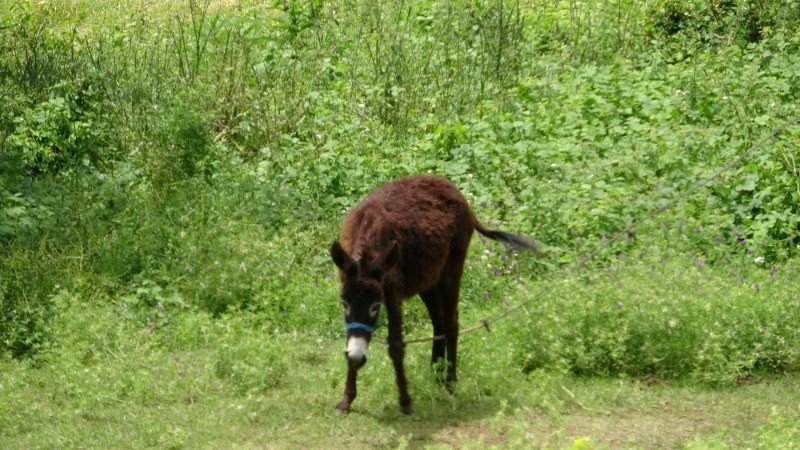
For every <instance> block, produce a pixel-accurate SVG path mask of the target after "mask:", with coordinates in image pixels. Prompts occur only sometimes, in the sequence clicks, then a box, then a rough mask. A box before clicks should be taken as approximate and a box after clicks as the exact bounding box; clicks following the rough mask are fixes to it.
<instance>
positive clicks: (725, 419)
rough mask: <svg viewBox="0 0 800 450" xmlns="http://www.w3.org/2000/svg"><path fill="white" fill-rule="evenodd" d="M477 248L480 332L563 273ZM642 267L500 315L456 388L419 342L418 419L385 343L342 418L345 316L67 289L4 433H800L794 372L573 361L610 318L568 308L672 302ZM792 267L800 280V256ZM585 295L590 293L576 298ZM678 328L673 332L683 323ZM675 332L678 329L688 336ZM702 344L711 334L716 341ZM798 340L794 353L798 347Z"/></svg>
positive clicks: (578, 441) (37, 442) (471, 317)
mask: <svg viewBox="0 0 800 450" xmlns="http://www.w3.org/2000/svg"><path fill="white" fill-rule="evenodd" d="M477 245H480V244H476V245H475V246H473V247H476V246H477ZM473 250H476V249H474V248H473ZM476 256H477V255H473V257H472V258H471V259H470V261H471V262H470V267H469V269H468V278H471V281H470V282H468V284H466V285H465V291H466V292H472V293H470V294H465V300H464V305H463V308H462V325H464V326H466V325H468V324H471V323H473V322H477V321H478V319H479V318H480V317H483V316H488V315H491V314H494V313H497V312H499V311H501V310H502V306H501V305H500V304H499V303H498V301H497V300H487V299H485V298H483V296H482V295H481V296H478V297H479V299H475V298H474V297H475V293H476V292H480V291H481V289H482V288H484V287H487V286H489V285H490V284H491V285H495V284H500V285H505V286H506V287H505V288H504V289H505V295H506V296H507V298H506V300H507V301H508V302H510V303H516V302H517V301H522V300H524V299H525V298H527V297H526V296H527V295H528V293H527V292H523V291H528V290H529V291H536V290H537V289H536V288H537V287H539V286H541V285H543V284H546V283H547V282H546V281H538V282H533V284H532V285H530V286H529V288H530V289H527V290H522V289H518V288H514V285H515V284H516V282H511V283H509V282H508V280H507V279H506V278H512V277H507V276H504V277H501V278H499V279H494V280H492V279H488V278H485V279H483V280H481V279H478V280H476V278H480V277H479V276H478V275H477V273H478V271H483V270H486V269H485V268H486V260H482V259H481V258H480V257H476ZM684 262H685V260H684V259H683V258H680V257H674V258H670V259H669V260H667V261H666V262H664V263H663V265H662V270H663V271H664V272H665V273H670V274H672V275H671V276H668V277H667V278H668V279H669V280H670V285H671V286H672V287H669V288H666V290H662V291H661V294H662V295H664V296H665V298H676V299H679V298H680V296H678V295H676V294H675V292H679V291H681V290H683V289H685V287H684V286H685V284H687V283H693V282H697V281H698V279H697V278H693V276H691V275H689V274H687V271H686V269H685V268H684V267H682V266H683V265H684ZM638 267H639V263H638V262H629V263H627V264H622V265H621V267H620V268H619V273H618V275H617V276H616V277H615V278H614V282H613V283H612V282H609V281H607V280H604V279H602V278H600V279H598V280H595V281H594V282H593V283H590V284H584V282H580V281H579V282H578V284H577V285H572V286H571V287H570V286H565V288H564V289H555V288H553V289H550V290H549V291H548V293H547V294H546V295H545V297H546V298H543V299H542V302H539V304H538V305H536V304H534V306H531V307H527V308H526V309H525V310H523V311H522V312H519V313H517V314H516V315H514V316H511V317H509V319H507V320H505V321H501V322H498V323H496V324H495V325H494V326H493V327H492V330H491V332H488V333H487V332H485V331H482V330H481V331H478V332H475V333H472V334H468V335H465V336H464V337H463V338H462V339H461V342H460V349H461V352H460V381H459V384H458V387H457V391H456V393H455V395H450V394H448V393H447V392H446V391H445V390H444V389H443V388H442V387H441V386H440V385H439V384H438V383H437V382H436V381H435V380H434V379H433V376H432V371H431V369H430V368H429V362H428V361H429V351H430V350H429V347H428V345H427V344H416V345H413V346H411V347H409V349H408V352H407V358H406V364H407V372H408V375H409V380H410V386H411V393H412V397H413V399H414V413H413V415H411V416H404V415H403V414H401V413H400V411H399V408H398V406H397V403H396V388H395V386H394V383H393V371H392V367H391V362H390V360H389V358H388V355H387V354H386V351H385V349H384V348H382V347H381V346H379V345H377V344H376V345H375V346H374V348H373V351H372V356H371V358H370V361H369V362H368V364H367V365H366V366H365V367H364V369H362V371H361V375H360V384H359V397H358V399H357V400H356V402H355V403H354V406H353V410H352V412H351V413H350V414H349V415H347V416H341V415H338V414H336V413H335V412H334V410H333V406H334V405H335V404H336V402H337V401H338V399H339V396H340V395H341V391H342V389H343V380H344V372H345V364H344V361H343V358H342V356H341V349H342V346H343V345H344V344H343V340H342V337H341V336H340V328H341V326H340V324H339V323H338V322H337V321H335V320H333V321H330V320H325V321H322V322H319V323H309V324H308V325H298V324H297V323H296V322H295V321H293V320H291V316H292V314H294V313H291V312H290V313H288V315H287V322H288V323H289V324H290V325H281V324H278V323H274V322H270V321H264V320H263V314H262V313H248V312H241V313H237V314H229V315H225V316H223V317H220V318H214V317H212V316H211V315H209V314H207V313H204V312H202V311H199V310H184V311H180V312H177V311H170V310H169V309H167V310H166V311H165V317H164V318H163V320H161V319H159V318H153V317H148V318H145V319H141V320H122V321H120V320H118V317H119V316H120V314H121V313H122V314H124V308H125V302H123V301H120V299H117V298H113V297H112V298H103V297H96V298H92V299H86V298H81V296H80V295H77V294H74V293H70V292H67V291H62V292H61V293H59V294H57V296H56V300H55V304H56V307H55V309H56V313H55V315H56V318H55V319H54V322H53V324H52V332H53V333H54V336H53V338H52V342H53V344H52V345H50V346H49V347H48V348H47V349H45V350H43V351H41V352H40V353H39V355H38V356H37V357H36V358H34V359H32V360H5V361H3V363H2V369H3V373H4V377H3V380H2V383H0V405H2V406H0V408H2V410H0V412H1V413H2V414H0V417H1V418H2V419H0V429H2V432H1V433H2V434H0V444H2V447H4V448H47V447H72V446H88V447H104V448H108V447H127V448H130V447H136V448H142V447H159V448H164V447H169V448H183V447H188V448H196V447H201V448H210V447H214V448H219V447H248V448H263V447H267V448H286V447H289V448H291V447H300V446H303V447H312V448H330V447H331V446H342V445H345V446H349V447H356V448H375V447H378V448H423V447H424V448H451V447H457V448H484V447H486V446H496V447H503V448H530V447H545V448H642V447H644V448H655V447H658V448H660V447H667V448H674V447H684V446H686V447H691V448H709V447H714V448H719V447H725V448H742V447H761V448H769V447H770V446H771V444H775V443H777V444H780V445H786V446H790V445H796V444H797V443H798V442H800V440H799V439H800V436H798V435H797V429H798V428H797V426H798V422H800V414H798V413H797V411H798V406H800V404H799V403H798V401H799V400H798V399H800V379H798V376H797V373H796V372H786V373H779V372H776V371H775V370H774V369H770V368H767V367H765V368H764V369H763V370H762V369H755V370H748V371H746V372H743V373H742V375H740V376H739V377H737V378H735V379H732V380H730V381H729V382H724V383H720V384H717V385H716V387H715V385H714V384H709V383H707V382H705V381H703V378H702V377H703V375H702V373H700V374H699V375H693V373H691V372H690V373H688V374H687V375H685V376H679V377H659V376H653V375H648V374H644V375H633V374H625V373H621V372H619V371H618V372H615V373H609V374H607V375H605V376H600V375H591V376H581V375H576V374H575V373H574V370H575V369H574V367H572V366H571V365H570V363H572V364H575V363H578V362H580V361H583V362H586V361H588V360H589V358H590V355H589V354H588V353H587V354H583V355H582V354H581V353H580V351H579V349H572V350H570V349H566V348H565V347H564V346H565V345H568V344H569V343H570V342H574V341H571V339H574V333H575V331H576V329H578V328H580V327H579V326H577V324H578V323H580V322H582V321H586V320H589V319H591V318H593V317H597V316H598V312H597V311H595V310H593V309H592V307H591V306H587V307H585V308H584V309H582V310H577V311H566V310H567V309H574V308H576V307H577V306H578V305H579V304H581V303H584V304H587V302H588V304H591V303H593V302H596V301H598V300H591V299H599V298H602V297H603V296H604V295H607V294H606V291H607V289H608V288H609V287H612V286H617V285H622V286H635V285H638V286H640V289H638V291H637V292H624V293H622V294H621V298H623V299H626V300H623V301H630V302H639V303H640V305H639V308H641V310H644V311H647V310H652V309H653V307H652V305H653V304H661V305H664V303H663V301H660V300H658V299H655V298H652V297H651V296H650V294H648V291H649V290H650V289H654V288H655V286H658V285H659V283H660V280H658V279H656V280H654V281H644V282H642V281H641V274H640V273H639V272H638V270H639V269H638ZM320 270H322V272H321V273H312V274H308V275H305V276H307V277H309V278H314V277H320V278H322V279H323V280H324V281H323V282H322V283H320V286H319V287H318V288H317V289H316V294H317V298H315V299H314V300H313V301H316V302H320V303H326V304H329V305H332V307H333V308H334V310H335V305H336V302H335V290H336V286H335V280H333V279H325V277H324V274H325V273H326V272H329V269H327V268H321V269H320ZM708 270H711V271H716V270H717V269H708ZM780 270H781V272H783V273H786V282H790V280H791V279H793V278H794V276H793V275H792V274H793V273H796V272H793V271H796V270H797V268H796V267H793V266H787V267H782V268H781V269H780ZM728 272H729V267H722V268H721V269H720V270H719V273H717V274H716V276H708V275H705V276H704V277H703V279H704V280H706V284H705V287H704V289H705V290H706V292H707V295H705V299H706V301H708V302H709V304H710V305H711V306H710V308H711V309H712V311H716V310H717V309H718V308H721V307H723V304H724V303H725V302H726V299H727V298H730V297H736V296H739V295H744V294H745V293H746V292H751V293H752V292H753V289H752V286H751V285H750V284H748V283H741V284H732V283H729V280H728V277H732V276H734V275H728V274H727V273H728ZM296 276H297V277H301V278H302V277H304V275H301V274H298V275H296ZM746 276H748V277H759V276H765V279H764V280H760V281H761V282H764V283H765V287H764V288H763V289H762V292H764V291H766V292H767V293H770V292H771V293H772V294H775V293H777V292H780V291H782V290H783V289H786V286H785V285H783V284H782V283H784V281H782V280H783V278H781V277H780V276H778V277H776V279H775V280H774V281H770V280H769V271H768V270H766V271H765V270H763V269H757V268H756V269H755V270H753V271H751V272H747V273H746ZM490 277H491V275H490ZM753 279H755V278H753ZM308 283H309V284H310V281H308ZM527 283H530V282H526V284H527ZM770 283H774V286H775V287H774V288H770ZM301 284H302V282H301ZM560 285H561V286H563V283H560ZM724 286H727V288H726V289H725V291H722V289H721V288H722V287H724ZM576 289H577V291H575V290H576ZM292 290H293V288H289V289H288V290H287V291H285V292H291V291H292ZM571 292H572V293H571ZM574 295H576V296H577V297H578V298H579V300H577V303H572V300H571V298H573V296H574ZM768 295H769V294H768ZM754 300H756V299H754ZM756 301H758V300H756ZM550 308H553V309H552V310H551V309H550ZM406 309H407V311H406V313H407V314H406V316H407V318H408V319H409V323H408V330H407V332H408V334H409V335H414V336H424V335H426V334H428V333H429V330H428V325H427V324H426V321H425V319H424V317H423V316H424V313H423V312H422V310H423V309H424V308H422V307H421V306H420V302H419V301H417V300H414V301H412V302H411V303H409V304H408V305H407V308H406ZM559 312H560V313H559ZM553 314H559V315H560V316H561V317H563V318H564V319H565V321H566V322H564V323H562V324H561V325H560V326H556V327H553V326H545V325H542V324H539V325H537V326H538V327H540V328H539V329H538V330H536V331H538V332H539V333H540V336H539V337H538V338H537V341H536V342H529V341H526V339H525V338H524V337H521V335H520V333H523V335H524V334H526V333H528V332H530V331H533V330H532V329H531V328H530V327H531V325H525V324H526V323H535V321H536V320H537V317H541V316H549V317H552V316H553ZM697 314H700V313H699V312H698V313H697ZM739 316H740V317H741V316H744V314H739ZM662 319H663V318H662ZM662 319H656V320H658V321H661V322H663V320H662ZM159 320H161V321H159ZM639 320H643V321H644V322H643V323H641V324H640V328H646V327H647V326H657V325H656V324H655V323H649V324H648V323H647V321H648V320H653V319H648V317H647V316H639ZM532 321H533V322H532ZM520 325H523V326H520ZM617 327H618V325H614V326H613V327H612V329H613V328H617ZM663 327H664V330H665V331H663V332H668V328H669V326H668V325H666V324H665V325H663ZM748 327H749V326H744V327H740V328H742V329H747V328H748ZM628 328H631V327H630V326H628ZM525 330H528V331H525ZM381 331H382V330H381ZM379 333H380V331H379ZM619 335H620V336H623V337H624V336H625V333H620V334H619ZM571 336H572V337H571ZM665 336H666V335H665ZM548 339H549V340H550V341H551V342H552V345H553V348H551V349H550V350H551V351H553V352H558V351H559V349H561V350H560V351H561V352H562V353H561V354H560V355H559V356H560V357H561V358H563V361H564V363H565V364H564V366H563V369H561V370H559V369H557V368H554V366H552V365H551V366H549V368H541V369H531V368H530V367H527V366H526V364H527V363H525V362H523V361H522V359H521V356H524V355H527V354H528V353H527V352H528V351H527V350H526V349H528V348H529V345H534V346H538V345H539V344H541V343H542V340H545V341H546V340H548ZM663 339H670V338H668V337H663ZM595 341H596V343H598V344H599V343H600V342H601V340H599V339H595ZM677 342H678V341H677V340H675V339H674V338H673V339H672V343H673V345H674V344H675V343H677ZM698 342H699V344H698V345H701V346H702V345H705V344H704V343H707V340H704V339H702V338H700V341H698ZM689 344H691V342H690V343H689ZM786 344H787V345H788V346H789V347H790V348H791V347H796V345H795V343H794V341H792V342H787V343H786ZM587 352H588V350H587ZM680 356H683V357H685V358H686V360H687V364H688V365H690V366H691V363H692V361H696V362H698V363H699V364H700V365H699V367H700V368H703V367H704V366H703V365H702V361H700V360H697V354H696V353H694V354H693V353H692V352H690V351H686V353H683V354H681V355H678V357H680ZM665 357H667V358H669V357H670V355H665ZM673 357H674V356H673ZM570 358H572V359H570ZM598 370H600V369H598ZM595 373H597V372H595ZM712 373H713V372H712ZM719 373H721V374H722V373H724V374H728V373H729V372H728V371H723V372H719Z"/></svg>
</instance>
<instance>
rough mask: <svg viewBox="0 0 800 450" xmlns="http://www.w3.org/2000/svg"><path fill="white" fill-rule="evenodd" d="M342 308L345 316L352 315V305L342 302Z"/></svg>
mask: <svg viewBox="0 0 800 450" xmlns="http://www.w3.org/2000/svg"><path fill="white" fill-rule="evenodd" d="M342 307H343V308H344V315H345V316H349V315H350V303H347V302H346V301H344V300H342Z"/></svg>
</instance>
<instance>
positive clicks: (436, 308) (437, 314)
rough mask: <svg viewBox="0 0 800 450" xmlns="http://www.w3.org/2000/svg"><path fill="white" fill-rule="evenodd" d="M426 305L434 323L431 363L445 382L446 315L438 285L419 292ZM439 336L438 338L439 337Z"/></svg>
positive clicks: (437, 374)
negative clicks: (437, 288)
mask: <svg viewBox="0 0 800 450" xmlns="http://www.w3.org/2000/svg"><path fill="white" fill-rule="evenodd" d="M419 296H420V298H421V299H422V301H423V303H425V307H426V308H428V315H430V317H431V323H432V324H433V337H434V340H433V345H432V349H431V365H432V366H433V368H434V370H435V371H436V376H437V378H439V379H440V381H442V382H444V376H443V375H444V348H445V340H444V317H443V313H442V303H441V300H440V297H439V294H438V292H437V290H436V287H433V288H431V289H429V290H427V291H425V292H422V293H420V294H419ZM437 338H438V339H437Z"/></svg>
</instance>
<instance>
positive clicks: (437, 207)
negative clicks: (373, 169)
mask: <svg viewBox="0 0 800 450" xmlns="http://www.w3.org/2000/svg"><path fill="white" fill-rule="evenodd" d="M476 225H477V220H476V219H475V216H474V215H473V213H472V211H471V210H470V208H469V204H468V203H467V201H466V199H465V198H464V196H463V195H462V194H461V192H459V190H458V188H456V187H455V186H454V185H453V183H451V182H450V181H448V180H447V179H445V178H442V177H438V176H411V177H407V178H402V179H400V180H397V181H395V182H393V183H390V184H387V185H384V186H382V187H380V188H378V189H376V190H374V191H373V192H371V193H370V194H369V195H368V196H367V197H366V198H364V200H363V201H362V202H361V203H359V204H358V206H356V207H355V208H354V209H353V210H352V211H351V212H350V214H349V215H348V216H347V218H346V219H345V222H344V226H343V229H342V236H341V237H342V239H341V243H342V247H344V249H345V250H346V251H347V252H348V253H349V254H350V255H352V256H353V258H354V259H356V260H361V261H362V262H363V263H364V264H365V265H367V266H368V265H369V264H370V263H372V262H374V261H376V260H377V259H378V258H380V257H381V256H382V255H385V254H386V253H388V252H389V251H390V250H391V248H392V246H393V245H398V246H399V248H400V258H399V261H398V264H397V265H396V266H395V267H394V269H393V271H392V272H391V273H390V274H387V275H390V276H391V279H392V280H393V281H394V284H395V287H396V288H398V294H399V295H400V296H401V297H404V298H405V297H410V296H412V295H414V294H416V293H419V292H422V291H425V290H426V289H428V288H430V287H431V286H432V285H433V284H434V283H436V281H437V280H438V279H439V278H440V276H441V275H442V270H443V269H444V268H445V266H446V263H447V262H448V260H452V259H454V258H456V259H461V260H462V261H463V258H464V257H465V256H466V251H467V247H468V246H469V242H470V238H471V235H472V232H473V230H474V229H475V228H476Z"/></svg>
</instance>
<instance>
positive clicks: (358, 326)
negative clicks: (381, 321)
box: [345, 322, 375, 334]
mask: <svg viewBox="0 0 800 450" xmlns="http://www.w3.org/2000/svg"><path fill="white" fill-rule="evenodd" d="M345 330H347V331H349V330H364V331H366V332H367V333H370V334H372V332H373V331H375V327H371V326H369V325H367V324H365V323H361V322H349V323H347V325H346V326H345Z"/></svg>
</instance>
